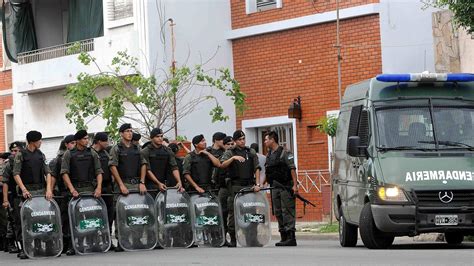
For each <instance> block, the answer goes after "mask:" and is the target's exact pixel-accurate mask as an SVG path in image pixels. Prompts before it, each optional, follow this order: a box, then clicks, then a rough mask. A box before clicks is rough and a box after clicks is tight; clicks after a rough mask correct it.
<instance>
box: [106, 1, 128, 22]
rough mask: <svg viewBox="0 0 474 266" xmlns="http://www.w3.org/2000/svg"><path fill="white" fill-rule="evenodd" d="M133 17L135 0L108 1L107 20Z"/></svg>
mask: <svg viewBox="0 0 474 266" xmlns="http://www.w3.org/2000/svg"><path fill="white" fill-rule="evenodd" d="M131 17H133V0H108V2H107V18H108V20H109V21H117V20H121V19H126V18H131Z"/></svg>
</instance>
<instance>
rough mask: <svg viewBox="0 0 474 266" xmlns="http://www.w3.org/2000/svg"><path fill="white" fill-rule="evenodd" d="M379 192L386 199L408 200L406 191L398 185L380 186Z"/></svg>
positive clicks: (381, 197) (380, 197) (380, 196)
mask: <svg viewBox="0 0 474 266" xmlns="http://www.w3.org/2000/svg"><path fill="white" fill-rule="evenodd" d="M377 194H378V196H379V199H381V200H384V201H408V199H407V197H406V196H405V193H403V191H402V190H401V189H399V188H398V187H379V189H378V193H377Z"/></svg>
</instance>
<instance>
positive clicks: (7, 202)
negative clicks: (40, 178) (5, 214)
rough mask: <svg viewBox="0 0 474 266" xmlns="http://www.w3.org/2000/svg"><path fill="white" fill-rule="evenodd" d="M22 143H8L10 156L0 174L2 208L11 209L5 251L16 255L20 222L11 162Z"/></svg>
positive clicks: (18, 201) (18, 202)
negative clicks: (0, 181) (0, 179)
mask: <svg viewBox="0 0 474 266" xmlns="http://www.w3.org/2000/svg"><path fill="white" fill-rule="evenodd" d="M23 148H24V146H23V143H21V142H20V141H15V142H12V143H10V146H9V149H10V156H9V157H8V160H7V161H6V162H5V166H4V168H3V173H2V182H3V204H2V206H3V208H5V209H8V208H11V210H12V211H11V213H10V214H9V215H11V216H10V217H9V221H8V224H7V234H6V236H5V237H6V240H7V243H8V244H7V251H8V252H9V253H18V252H20V250H19V249H18V247H17V245H16V244H17V243H18V241H20V238H19V233H20V228H21V221H20V207H19V205H20V200H21V199H20V198H19V197H17V195H16V194H17V193H16V182H15V179H14V178H13V162H14V160H15V155H16V154H17V153H18V152H20V150H21V149H23Z"/></svg>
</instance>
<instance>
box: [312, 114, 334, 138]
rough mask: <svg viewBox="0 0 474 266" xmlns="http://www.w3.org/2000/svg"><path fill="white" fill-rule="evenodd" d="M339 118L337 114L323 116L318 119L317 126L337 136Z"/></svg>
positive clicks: (329, 134) (324, 131) (325, 132)
mask: <svg viewBox="0 0 474 266" xmlns="http://www.w3.org/2000/svg"><path fill="white" fill-rule="evenodd" d="M337 121H338V118H337V117H335V116H323V117H321V118H320V119H319V120H318V125H317V126H316V127H317V128H318V129H319V131H320V132H321V133H324V134H326V135H328V136H330V137H335V136H336V131H337Z"/></svg>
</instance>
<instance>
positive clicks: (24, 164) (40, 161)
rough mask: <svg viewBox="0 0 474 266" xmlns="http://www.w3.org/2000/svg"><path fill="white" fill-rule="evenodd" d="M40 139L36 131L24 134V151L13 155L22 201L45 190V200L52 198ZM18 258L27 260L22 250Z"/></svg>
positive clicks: (14, 174)
mask: <svg viewBox="0 0 474 266" xmlns="http://www.w3.org/2000/svg"><path fill="white" fill-rule="evenodd" d="M42 137H43V136H42V135H41V133H40V132H38V131H34V130H33V131H30V132H28V133H27V134H26V141H27V142H28V144H27V146H26V149H24V150H22V151H20V152H18V153H17V154H16V155H15V159H14V163H13V177H14V178H15V182H16V184H17V186H18V188H19V190H20V191H21V195H22V197H23V198H22V200H25V199H28V198H31V197H32V196H35V195H43V194H45V189H46V199H48V200H51V199H52V198H53V188H52V187H51V184H52V181H51V171H50V169H49V166H48V165H47V164H46V157H45V156H44V154H43V152H41V151H40V147H41V139H42ZM45 177H46V178H45ZM20 191H19V192H20ZM20 229H21V228H20ZM20 236H21V233H20ZM19 239H21V237H20V238H19ZM19 258H20V259H27V258H28V257H27V256H26V254H25V253H24V252H23V250H22V251H21V252H20V255H19Z"/></svg>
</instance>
